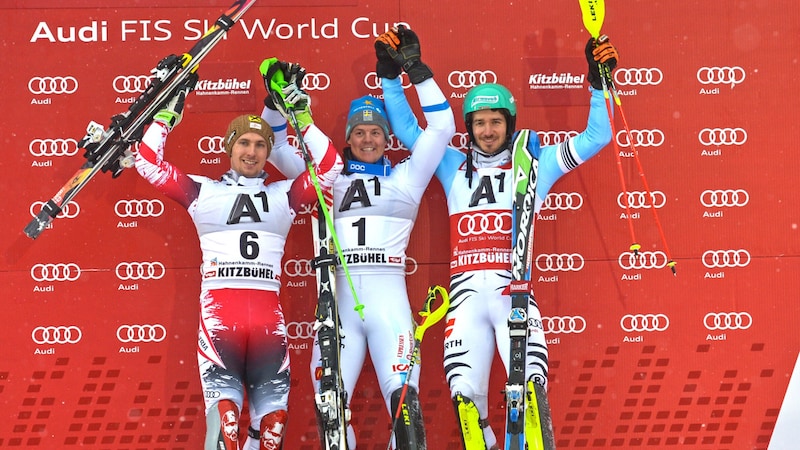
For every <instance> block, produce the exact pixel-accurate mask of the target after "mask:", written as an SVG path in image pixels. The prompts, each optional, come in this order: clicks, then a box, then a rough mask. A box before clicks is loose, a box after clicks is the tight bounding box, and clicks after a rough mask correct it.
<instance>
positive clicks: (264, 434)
mask: <svg viewBox="0 0 800 450" xmlns="http://www.w3.org/2000/svg"><path fill="white" fill-rule="evenodd" d="M288 420H289V414H288V413H287V412H286V411H284V410H282V409H279V410H277V411H273V412H271V413H269V414H267V415H266V416H264V417H262V418H261V427H260V430H259V431H260V439H259V442H260V443H261V444H260V446H259V447H258V448H259V450H280V449H282V448H283V436H284V434H285V432H286V422H287V421H288Z"/></svg>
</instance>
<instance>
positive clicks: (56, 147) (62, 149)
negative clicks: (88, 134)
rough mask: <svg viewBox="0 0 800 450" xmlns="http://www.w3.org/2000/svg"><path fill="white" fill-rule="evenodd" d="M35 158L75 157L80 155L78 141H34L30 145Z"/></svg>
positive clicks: (29, 149)
mask: <svg viewBox="0 0 800 450" xmlns="http://www.w3.org/2000/svg"><path fill="white" fill-rule="evenodd" d="M28 151H29V152H31V155H33V156H38V157H42V156H74V155H75V154H77V153H78V141H76V140H75V139H70V138H67V139H59V138H55V139H34V140H32V141H31V143H30V145H28Z"/></svg>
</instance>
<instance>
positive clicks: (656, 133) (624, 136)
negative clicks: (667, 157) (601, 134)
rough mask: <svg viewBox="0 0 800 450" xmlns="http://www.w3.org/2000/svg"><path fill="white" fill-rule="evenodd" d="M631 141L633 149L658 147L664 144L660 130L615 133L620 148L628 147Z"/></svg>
mask: <svg viewBox="0 0 800 450" xmlns="http://www.w3.org/2000/svg"><path fill="white" fill-rule="evenodd" d="M631 141H633V145H634V146H635V147H660V146H661V145H662V144H663V143H664V133H663V132H662V131H661V130H631V131H630V133H628V132H627V131H625V130H620V131H619V132H618V133H617V144H618V145H619V146H620V147H630V146H631Z"/></svg>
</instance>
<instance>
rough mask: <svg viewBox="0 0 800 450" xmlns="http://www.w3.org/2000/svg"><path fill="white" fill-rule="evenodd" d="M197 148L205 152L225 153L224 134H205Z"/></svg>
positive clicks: (198, 142)
mask: <svg viewBox="0 0 800 450" xmlns="http://www.w3.org/2000/svg"><path fill="white" fill-rule="evenodd" d="M197 150H199V151H200V153H203V154H206V155H208V154H210V153H225V144H224V143H223V142H222V136H203V137H201V138H200V139H199V140H198V141H197Z"/></svg>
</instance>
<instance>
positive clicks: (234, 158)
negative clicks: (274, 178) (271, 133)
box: [231, 133, 269, 178]
mask: <svg viewBox="0 0 800 450" xmlns="http://www.w3.org/2000/svg"><path fill="white" fill-rule="evenodd" d="M268 156H269V145H268V144H267V141H266V139H264V137H262V136H261V135H260V134H258V133H245V134H243V135H241V136H240V137H239V139H237V140H236V142H234V143H233V150H232V151H231V169H233V170H235V171H236V172H238V173H239V174H240V175H242V176H244V177H247V178H254V177H257V176H258V175H259V174H260V173H261V171H262V170H264V166H265V165H266V164H267V157H268Z"/></svg>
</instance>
